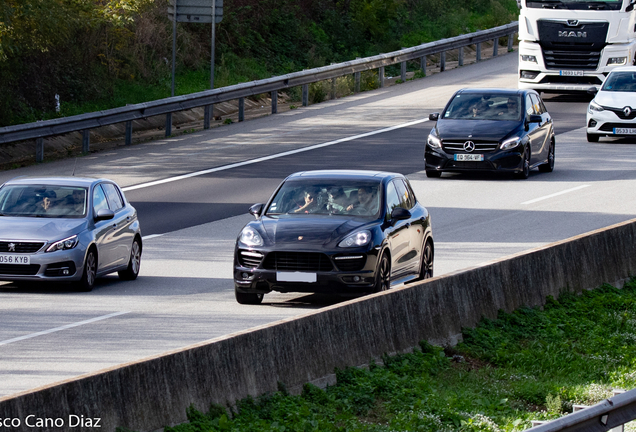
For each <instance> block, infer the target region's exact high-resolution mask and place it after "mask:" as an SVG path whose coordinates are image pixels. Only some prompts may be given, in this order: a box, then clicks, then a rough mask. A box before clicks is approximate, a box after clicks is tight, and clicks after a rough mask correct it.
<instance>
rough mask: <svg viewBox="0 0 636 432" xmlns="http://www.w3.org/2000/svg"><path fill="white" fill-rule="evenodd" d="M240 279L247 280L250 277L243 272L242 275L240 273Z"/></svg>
mask: <svg viewBox="0 0 636 432" xmlns="http://www.w3.org/2000/svg"><path fill="white" fill-rule="evenodd" d="M241 277H242V278H243V279H247V278H249V277H250V274H249V273H245V272H243V273H241Z"/></svg>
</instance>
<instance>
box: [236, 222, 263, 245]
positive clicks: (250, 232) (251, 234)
mask: <svg viewBox="0 0 636 432" xmlns="http://www.w3.org/2000/svg"><path fill="white" fill-rule="evenodd" d="M239 242H241V243H243V244H244V245H245V246H263V237H261V235H260V234H259V233H258V231H256V230H255V229H254V228H252V227H245V228H243V231H241V236H240V237H239Z"/></svg>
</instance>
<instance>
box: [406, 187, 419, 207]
mask: <svg viewBox="0 0 636 432" xmlns="http://www.w3.org/2000/svg"><path fill="white" fill-rule="evenodd" d="M406 190H407V191H408V192H409V198H410V200H411V206H410V207H409V208H413V207H414V206H415V204H417V198H415V192H413V188H412V187H411V183H409V181H408V180H406Z"/></svg>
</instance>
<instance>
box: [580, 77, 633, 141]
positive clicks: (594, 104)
mask: <svg viewBox="0 0 636 432" xmlns="http://www.w3.org/2000/svg"><path fill="white" fill-rule="evenodd" d="M589 92H590V93H592V94H595V96H594V99H593V100H592V101H591V102H590V105H589V107H588V108H587V140H588V142H597V141H598V139H599V138H600V137H602V136H607V137H630V136H631V137H634V138H636V66H626V67H618V68H616V69H614V70H613V71H611V72H610V73H609V75H608V76H607V78H605V82H604V83H603V86H602V87H601V89H600V90H597V89H596V88H595V87H593V88H591V89H590V90H589Z"/></svg>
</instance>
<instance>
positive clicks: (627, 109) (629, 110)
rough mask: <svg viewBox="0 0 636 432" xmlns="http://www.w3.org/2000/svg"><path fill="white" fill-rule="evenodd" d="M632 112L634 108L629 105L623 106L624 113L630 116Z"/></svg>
mask: <svg viewBox="0 0 636 432" xmlns="http://www.w3.org/2000/svg"><path fill="white" fill-rule="evenodd" d="M631 113H632V109H631V108H630V107H628V106H626V107H625V108H623V114H625V117H629V115H630V114H631Z"/></svg>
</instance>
